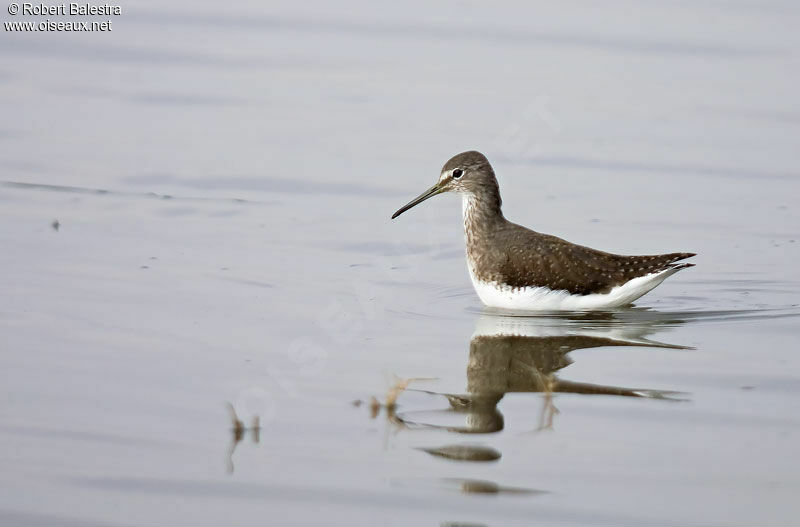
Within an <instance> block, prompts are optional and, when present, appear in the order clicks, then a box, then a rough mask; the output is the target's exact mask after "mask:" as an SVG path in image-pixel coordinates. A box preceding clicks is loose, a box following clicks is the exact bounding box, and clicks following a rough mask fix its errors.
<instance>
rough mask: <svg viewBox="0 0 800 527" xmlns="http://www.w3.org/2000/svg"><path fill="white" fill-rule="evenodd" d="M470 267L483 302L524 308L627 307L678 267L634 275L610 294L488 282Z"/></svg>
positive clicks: (473, 283) (512, 307) (470, 274)
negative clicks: (584, 293)
mask: <svg viewBox="0 0 800 527" xmlns="http://www.w3.org/2000/svg"><path fill="white" fill-rule="evenodd" d="M467 267H468V268H469V276H470V278H472V285H473V286H474V287H475V292H477V293H478V296H479V297H480V299H481V301H482V302H483V303H484V304H486V305H487V306H489V307H498V308H504V309H516V310H523V311H586V310H594V309H607V308H614V307H621V306H625V305H628V304H630V303H631V302H633V301H634V300H636V299H637V298H639V297H640V296H642V295H644V294H645V293H647V292H649V291H651V290H652V289H653V288H655V287H656V286H657V285H659V284H660V283H661V282H663V281H664V280H665V279H666V278H667V277H668V276H670V275H672V274H673V273H675V272H676V271H677V269H666V270H664V271H659V272H657V273H652V274H648V275H645V276H641V277H639V278H634V279H633V280H630V281H628V282H625V283H624V284H622V285H619V286H617V287H615V288H613V289H612V290H611V291H609V292H608V293H603V294H590V295H573V294H570V293H568V292H566V291H563V290H560V291H554V290H552V289H550V288H548V287H515V288H512V287H509V286H507V285H503V284H498V283H497V282H485V281H483V280H478V279H477V277H476V276H475V273H473V272H472V266H471V265H467Z"/></svg>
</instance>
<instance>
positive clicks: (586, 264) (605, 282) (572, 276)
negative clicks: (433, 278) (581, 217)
mask: <svg viewBox="0 0 800 527" xmlns="http://www.w3.org/2000/svg"><path fill="white" fill-rule="evenodd" d="M500 220H501V221H497V222H494V225H493V226H492V228H490V231H488V232H487V231H484V232H482V233H481V234H482V235H483V236H480V237H484V236H485V237H489V238H491V239H492V243H490V244H485V245H484V244H481V245H480V246H478V245H474V244H470V236H469V234H468V235H467V251H468V252H469V253H470V257H471V258H470V259H471V260H472V261H473V262H474V263H473V271H474V272H475V275H476V276H477V277H478V278H479V279H480V280H485V281H490V282H491V281H496V282H498V283H501V284H507V285H509V286H511V287H514V288H518V287H519V288H521V287H547V288H549V289H553V290H564V291H567V292H569V293H571V294H576V295H588V294H592V293H607V292H609V291H610V290H611V289H612V288H614V287H616V286H618V285H622V284H624V283H626V282H628V281H630V280H632V279H634V278H637V277H640V276H645V275H648V274H651V273H655V272H659V271H664V270H667V269H671V268H676V267H679V268H684V267H691V266H692V265H694V264H689V263H685V264H675V262H677V261H679V260H683V259H685V258H689V257H691V256H694V254H693V253H670V254H655V255H645V256H623V255H618V254H611V253H607V252H603V251H598V250H596V249H591V248H589V247H584V246H582V245H576V244H573V243H570V242H567V241H566V240H562V239H561V238H557V237H555V236H550V235H548V234H541V233H538V232H535V231H532V230H530V229H526V228H525V227H522V226H520V225H517V224H515V223H511V222H509V221H507V220H505V218H501V219H500ZM473 238H474V237H473ZM470 245H472V247H470Z"/></svg>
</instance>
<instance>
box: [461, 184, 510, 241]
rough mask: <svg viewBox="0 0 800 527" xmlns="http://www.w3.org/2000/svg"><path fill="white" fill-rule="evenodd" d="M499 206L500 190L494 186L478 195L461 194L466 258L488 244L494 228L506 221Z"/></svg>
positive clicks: (500, 203) (500, 202)
mask: <svg viewBox="0 0 800 527" xmlns="http://www.w3.org/2000/svg"><path fill="white" fill-rule="evenodd" d="M501 205H502V200H501V199H500V190H499V189H498V188H497V187H496V186H494V187H492V188H488V189H484V191H482V192H480V193H465V194H463V196H462V206H463V212H464V236H465V237H466V241H467V255H468V256H469V255H470V254H471V253H473V252H474V250H476V249H477V248H479V247H480V246H482V245H483V244H485V243H488V242H489V240H490V239H491V237H492V233H493V232H494V231H495V230H496V228H497V227H498V226H499V225H501V224H502V223H503V222H505V221H506V219H505V218H504V217H503V212H502V210H501Z"/></svg>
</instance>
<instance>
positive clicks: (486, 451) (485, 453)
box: [418, 445, 502, 462]
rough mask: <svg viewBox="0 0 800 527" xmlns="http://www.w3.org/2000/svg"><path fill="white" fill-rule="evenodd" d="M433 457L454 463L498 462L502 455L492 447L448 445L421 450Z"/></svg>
mask: <svg viewBox="0 0 800 527" xmlns="http://www.w3.org/2000/svg"><path fill="white" fill-rule="evenodd" d="M418 450H422V451H423V452H427V453H428V454H430V455H432V456H438V457H443V458H447V459H452V460H454V461H484V462H485V461H497V460H498V459H500V457H502V454H501V453H500V452H499V451H498V450H495V449H494V448H492V447H488V446H483V445H446V446H443V447H438V448H419V449H418Z"/></svg>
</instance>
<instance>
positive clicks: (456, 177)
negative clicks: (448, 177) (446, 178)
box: [453, 168, 464, 179]
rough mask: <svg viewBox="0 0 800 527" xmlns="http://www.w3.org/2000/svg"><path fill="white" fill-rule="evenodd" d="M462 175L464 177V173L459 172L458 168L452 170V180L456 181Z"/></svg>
mask: <svg viewBox="0 0 800 527" xmlns="http://www.w3.org/2000/svg"><path fill="white" fill-rule="evenodd" d="M463 175H464V171H463V170H461V169H460V168H457V169H455V170H453V179H458V178H460V177H461V176H463Z"/></svg>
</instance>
